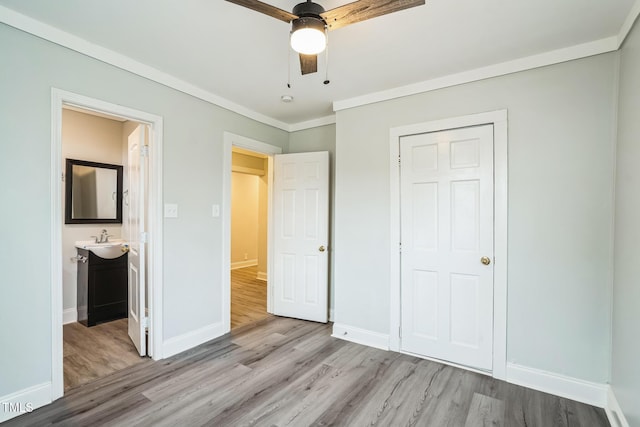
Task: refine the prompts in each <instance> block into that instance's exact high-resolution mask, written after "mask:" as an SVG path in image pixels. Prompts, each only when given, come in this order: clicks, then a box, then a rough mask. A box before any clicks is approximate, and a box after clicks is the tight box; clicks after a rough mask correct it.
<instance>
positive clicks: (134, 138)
mask: <svg viewBox="0 0 640 427" xmlns="http://www.w3.org/2000/svg"><path fill="white" fill-rule="evenodd" d="M52 95H53V96H52V98H53V108H52V112H53V115H52V116H53V118H52V126H53V144H52V179H53V184H54V185H52V187H54V188H52V190H53V191H52V192H53V193H54V194H55V195H56V196H57V200H56V199H54V198H52V208H53V209H54V214H55V215H54V222H56V223H57V224H58V225H57V226H56V225H55V224H53V223H52V234H53V242H54V243H53V245H54V247H55V249H54V256H55V257H56V258H57V259H59V260H61V262H60V264H59V265H52V278H53V286H52V296H53V298H52V299H53V310H52V324H53V338H54V339H53V340H52V387H53V394H54V395H53V399H56V398H58V397H61V396H62V395H63V394H64V393H65V392H66V391H67V390H69V389H71V388H74V387H77V386H79V385H82V384H85V383H88V382H91V381H93V380H96V379H99V378H102V377H105V376H107V375H109V374H111V373H113V372H116V371H119V370H122V369H125V368H127V367H130V366H132V365H136V364H139V363H145V362H148V361H149V358H148V357H147V356H151V357H153V358H154V359H160V358H161V357H162V354H161V353H162V351H161V340H160V339H159V337H161V336H162V335H161V314H162V313H161V311H160V310H158V311H157V312H156V311H155V310H153V308H154V307H161V296H162V292H161V291H162V283H161V278H162V274H161V263H160V262H159V259H160V254H161V252H160V248H161V239H162V235H161V233H162V226H161V224H162V219H161V218H162V217H161V214H159V212H161V209H160V208H159V206H161V205H160V201H161V198H160V197H159V196H160V194H161V176H162V175H161V162H160V159H161V156H160V155H161V147H162V146H161V129H162V119H161V118H159V117H157V116H153V115H149V114H147V113H144V112H139V111H136V110H132V109H129V108H127V107H122V106H118V105H113V104H109V103H105V102H103V101H99V100H94V99H90V98H87V97H84V96H81V95H77V94H72V93H68V92H64V91H59V90H56V89H54V90H53V92H52ZM70 163H72V164H74V165H75V164H78V163H80V164H81V165H82V168H77V169H73V168H72V167H71V166H69V164H70ZM65 165H66V167H65ZM85 165H86V166H85ZM103 169H104V170H107V171H108V170H110V169H114V170H116V171H118V172H117V175H116V174H115V173H114V174H112V175H113V178H111V181H109V180H106V181H105V178H103V177H102V176H103V175H105V173H104V171H103ZM63 171H64V173H63ZM107 175H108V173H107ZM60 176H62V182H60ZM116 176H117V179H116V178H115V177H116ZM53 177H57V178H58V179H55V178H53ZM114 180H117V181H118V182H117V184H114V182H113V181H114ZM58 184H60V185H58ZM103 193H104V194H103ZM84 202H87V203H84ZM93 205H95V206H93ZM63 207H64V209H63ZM63 211H64V215H63ZM97 212H103V213H104V212H107V213H108V212H111V214H110V215H114V216H113V217H112V216H108V217H107V218H106V219H105V214H98V213H97ZM113 212H117V214H114V213H113ZM92 215H97V216H92ZM63 217H64V220H63ZM56 258H54V259H56Z"/></svg>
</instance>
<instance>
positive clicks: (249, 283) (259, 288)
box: [231, 267, 270, 329]
mask: <svg viewBox="0 0 640 427" xmlns="http://www.w3.org/2000/svg"><path fill="white" fill-rule="evenodd" d="M257 274H258V267H246V268H239V269H237V270H231V329H234V328H237V327H238V326H242V325H246V324H247V323H252V322H255V321H257V320H261V319H264V318H265V317H269V316H270V314H269V313H267V282H265V281H263V280H258V279H256V275H257Z"/></svg>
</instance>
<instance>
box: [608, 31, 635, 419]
mask: <svg viewBox="0 0 640 427" xmlns="http://www.w3.org/2000/svg"><path fill="white" fill-rule="evenodd" d="M620 59H621V62H620V94H619V104H618V105H619V107H618V108H619V109H618V147H617V150H618V158H617V165H616V175H617V176H616V211H615V212H616V218H615V219H616V232H615V252H614V255H615V278H614V286H613V352H612V359H613V360H612V370H611V371H612V372H611V384H612V387H613V390H614V393H615V395H616V398H617V400H618V402H619V403H620V406H621V407H622V410H623V412H624V413H625V416H626V417H627V421H629V424H630V425H631V426H636V427H637V426H640V406H638V404H639V403H640V333H639V332H638V327H639V325H640V167H639V165H640V24H638V23H637V22H636V24H635V27H634V29H633V30H632V32H631V34H630V35H629V37H628V38H627V40H626V41H625V42H624V45H623V47H622V52H621V55H620Z"/></svg>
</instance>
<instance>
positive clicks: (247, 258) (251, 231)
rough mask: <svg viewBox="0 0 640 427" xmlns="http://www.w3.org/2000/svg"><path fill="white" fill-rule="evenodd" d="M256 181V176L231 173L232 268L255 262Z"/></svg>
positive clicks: (256, 253) (257, 179)
mask: <svg viewBox="0 0 640 427" xmlns="http://www.w3.org/2000/svg"><path fill="white" fill-rule="evenodd" d="M259 181H260V178H259V177H258V176H256V175H248V174H245V173H239V172H232V173H231V268H232V269H233V268H240V267H248V266H250V265H257V263H258V205H259V191H258V190H259Z"/></svg>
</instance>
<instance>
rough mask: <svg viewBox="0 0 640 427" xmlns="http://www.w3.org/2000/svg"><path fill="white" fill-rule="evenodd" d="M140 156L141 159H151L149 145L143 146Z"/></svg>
mask: <svg viewBox="0 0 640 427" xmlns="http://www.w3.org/2000/svg"><path fill="white" fill-rule="evenodd" d="M140 156H141V157H149V146H148V145H143V146H142V149H141V150H140Z"/></svg>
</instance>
